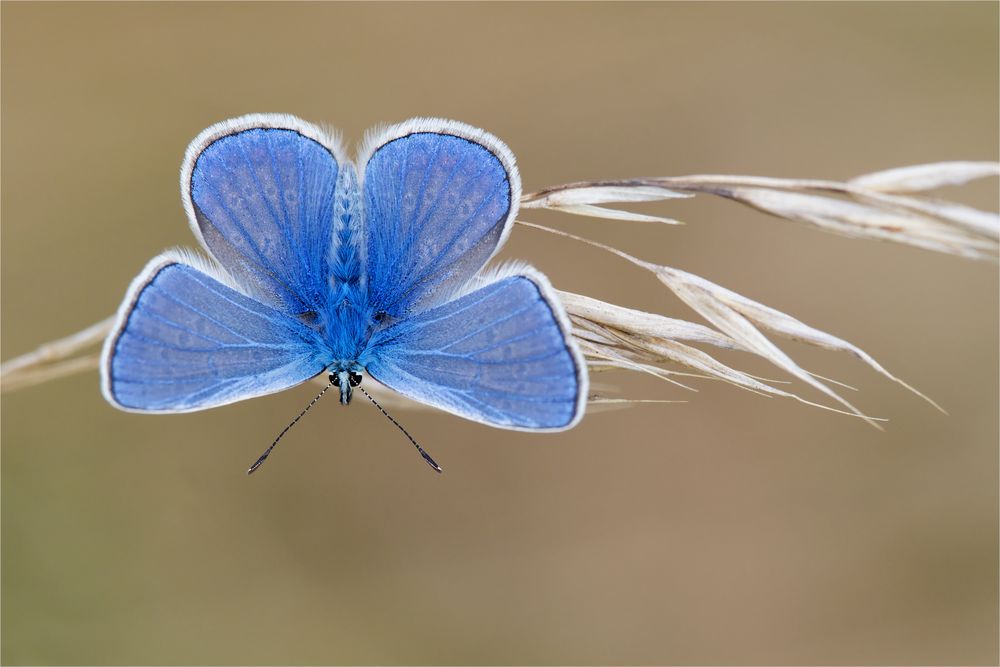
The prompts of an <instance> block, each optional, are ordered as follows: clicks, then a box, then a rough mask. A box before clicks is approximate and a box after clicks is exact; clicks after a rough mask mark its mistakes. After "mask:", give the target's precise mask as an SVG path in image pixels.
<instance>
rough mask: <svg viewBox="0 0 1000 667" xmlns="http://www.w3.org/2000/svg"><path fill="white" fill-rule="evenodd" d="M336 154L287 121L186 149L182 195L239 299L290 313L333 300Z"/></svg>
mask: <svg viewBox="0 0 1000 667" xmlns="http://www.w3.org/2000/svg"><path fill="white" fill-rule="evenodd" d="M338 154H339V149H338V148H337V145H336V142H335V140H334V139H332V138H331V137H329V136H327V135H325V134H324V133H323V132H322V131H321V130H320V129H319V128H317V127H315V126H313V125H310V124H309V123H306V122H305V121H301V120H299V119H297V118H295V117H293V116H284V115H253V116H244V117H242V118H236V119H234V120H230V121H225V122H223V123H220V124H218V125H214V126H212V127H210V128H208V129H207V130H205V131H204V132H202V133H201V135H199V136H198V138H197V139H195V140H194V141H193V142H192V143H191V146H190V147H189V148H188V151H187V154H186V155H185V159H184V166H183V168H182V170H181V193H182V197H183V199H184V205H185V209H186V210H187V212H188V217H189V218H190V219H191V225H192V228H193V229H194V232H195V235H196V236H198V237H199V239H201V241H202V243H203V245H204V246H205V247H206V248H207V249H208V251H209V252H210V253H211V254H212V255H213V256H214V257H215V259H217V260H218V262H219V263H220V264H221V265H222V266H223V268H225V269H226V271H228V272H229V274H230V275H231V276H232V277H233V278H234V280H236V282H237V283H239V285H240V286H241V287H243V289H244V291H246V292H247V293H249V294H252V295H253V296H254V297H256V298H258V299H260V300H261V301H263V302H265V303H268V304H270V305H273V306H275V307H276V308H279V309H281V310H283V311H285V312H287V313H293V314H305V313H309V312H316V311H319V310H321V309H322V306H323V304H324V303H325V299H326V298H327V295H328V293H329V290H330V283H329V276H330V275H331V269H330V265H331V246H332V237H333V202H334V194H335V189H336V184H337V175H338V173H339V162H338V157H337V155H338Z"/></svg>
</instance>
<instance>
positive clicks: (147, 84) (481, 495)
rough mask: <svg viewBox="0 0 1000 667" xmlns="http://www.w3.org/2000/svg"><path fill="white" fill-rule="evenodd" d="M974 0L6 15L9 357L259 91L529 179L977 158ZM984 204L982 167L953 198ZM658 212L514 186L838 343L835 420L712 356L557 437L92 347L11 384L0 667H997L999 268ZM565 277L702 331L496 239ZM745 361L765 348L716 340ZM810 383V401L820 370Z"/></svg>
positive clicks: (738, 213)
mask: <svg viewBox="0 0 1000 667" xmlns="http://www.w3.org/2000/svg"><path fill="white" fill-rule="evenodd" d="M997 23H998V7H997V5H996V3H973V4H962V3H938V4H935V3H920V4H902V3H887V4H863V3H849V4H814V3H808V4H780V3H779V4H629V5H624V4H606V5H600V4H596V5H595V4H537V5H525V4H516V5H496V4H467V5H466V4H458V5H456V4H405V5H402V4H399V5H397V4H374V5H355V4H265V3H261V4H238V3H232V4H229V3H226V4H193V3H181V4H157V3H150V4H129V3H125V4H56V3H52V4H50V3H44V4H42V3H40V4H31V3H4V4H3V6H2V112H3V113H2V123H3V126H2V131H3V148H2V150H3V153H2V158H3V164H2V167H3V199H2V217H3V228H2V270H3V274H2V277H3V285H2V290H3V291H2V315H3V342H2V356H3V358H5V359H6V358H10V357H11V356H13V355H17V354H20V353H23V352H26V351H28V350H30V349H33V348H34V347H35V346H36V345H37V344H40V343H42V342H44V341H46V340H51V339H54V338H58V337H61V336H63V335H66V334H69V333H71V332H73V331H76V330H77V329H80V328H82V327H84V326H86V325H89V324H91V323H92V322H95V321H97V320H98V319H101V318H103V317H105V316H106V315H108V314H110V313H111V312H113V311H114V309H115V308H116V307H117V305H118V302H119V300H120V299H121V297H122V295H123V293H124V290H125V287H126V286H127V285H128V283H129V281H130V280H131V279H132V277H133V276H134V275H135V274H136V273H137V272H138V271H139V269H140V268H141V267H142V266H143V265H144V264H145V262H146V261H147V260H148V259H149V258H150V257H151V256H153V255H154V254H156V253H158V252H160V251H161V250H162V249H164V248H165V247H168V246H174V245H188V246H190V245H192V244H193V243H194V239H193V238H192V237H191V235H190V233H189V231H188V227H187V223H186V221H185V218H184V214H183V212H182V210H181V206H180V200H179V197H178V190H177V172H178V168H179V165H180V159H181V156H182V154H183V151H184V148H185V147H186V145H187V143H188V142H189V141H190V140H191V139H192V138H193V137H194V136H195V135H196V134H197V133H198V132H199V131H200V130H202V129H203V128H204V127H206V126H208V125H209V124H211V123H214V122H216V121H218V120H221V119H224V118H227V117H231V116H234V115H239V114H243V113H247V112H251V111H283V112H289V113H293V114H296V115H299V116H302V117H303V118H306V119H309V120H313V121H322V122H329V123H332V124H335V125H336V126H337V127H339V128H341V129H343V131H344V132H345V134H346V136H347V137H349V138H353V139H359V138H360V137H361V135H362V133H363V131H364V130H365V129H366V128H367V127H369V126H372V125H375V124H377V123H382V122H392V121H398V120H402V119H405V118H408V117H411V116H415V115H440V116H447V117H452V118H457V119H461V120H463V121H466V122H468V123H472V124H475V125H478V126H481V127H484V128H487V129H489V130H490V131H492V132H494V133H495V134H497V135H498V136H500V137H501V138H503V139H504V140H505V141H506V142H507V143H508V144H509V145H510V146H511V148H512V149H513V150H514V152H515V154H516V155H517V156H518V159H519V162H520V165H521V169H522V174H523V178H524V182H525V188H526V191H530V190H532V189H538V188H541V187H543V186H546V185H553V184H558V183H565V182H570V181H574V180H580V179H595V178H596V179H601V178H624V177H630V176H645V175H680V174H686V173H738V174H756V175H772V176H792V177H823V178H827V177H828V178H846V177H850V176H852V175H856V174H860V173H865V172H868V171H873V170H878V169H883V168H889V167H893V166H901V165H905V164H912V163H918V162H929V161H938V160H948V159H996V158H997V144H998V130H997V116H998V109H997V106H998V105H997V99H998V90H997V88H998V84H997V81H998V66H997V60H998V58H997V56H998V53H997V44H998V38H997ZM947 194H948V195H949V196H952V197H957V198H959V199H961V200H963V201H965V202H966V203H969V204H972V205H976V206H979V207H984V208H989V209H994V208H995V206H996V200H997V188H996V183H995V182H986V183H981V184H976V185H973V186H971V187H967V188H965V189H964V190H963V191H962V192H949V193H947ZM642 210H649V211H655V212H659V213H662V214H664V215H669V216H674V217H679V218H681V219H683V220H686V221H687V222H688V223H689V224H688V225H687V226H685V227H683V228H667V227H663V226H658V225H643V224H633V223H615V222H610V221H590V220H586V219H582V218H575V217H568V216H558V215H553V214H549V215H542V214H534V213H533V214H530V215H528V214H525V215H524V216H522V217H523V218H525V219H529V220H533V221H538V222H545V223H548V224H552V225H554V226H558V227H561V228H563V229H567V230H572V231H575V232H578V233H582V234H584V235H586V236H589V237H592V238H595V239H599V240H602V241H606V242H610V243H612V244H614V245H616V246H618V247H620V248H623V249H625V250H627V251H629V252H632V253H634V254H637V255H639V256H641V257H643V258H646V259H649V260H653V261H656V262H660V263H665V264H668V265H672V266H675V267H678V268H682V269H685V270H688V271H692V272H694V273H697V274H700V275H703V276H705V277H707V278H709V279H711V280H714V281H716V282H719V283H721V284H723V285H725V286H728V287H730V288H733V289H736V290H737V291H740V292H742V293H744V294H746V295H748V296H750V297H752V298H756V299H759V300H761V301H763V302H765V303H767V304H769V305H772V306H775V307H777V308H780V309H782V310H784V311H786V312H789V313H791V314H793V315H795V316H797V317H799V318H801V319H802V320H804V321H805V322H807V323H810V324H812V325H814V326H817V327H819V328H822V329H825V330H827V331H830V332H832V333H834V334H836V335H839V336H842V337H845V338H847V339H848V340H851V341H852V342H855V343H857V344H859V345H861V346H862V347H864V348H865V349H866V350H868V351H869V352H871V353H872V354H873V355H874V356H875V357H876V358H878V359H879V360H880V361H881V362H883V363H884V364H885V365H886V367H887V368H889V369H890V370H891V371H893V372H895V373H897V374H899V375H900V376H901V377H903V378H905V379H906V380H908V381H910V382H911V383H913V384H914V385H916V386H917V387H919V388H920V389H922V390H924V391H925V392H927V393H928V394H930V395H931V396H933V397H934V398H935V399H937V400H938V401H940V402H941V403H942V404H943V405H944V406H946V407H947V409H948V410H949V411H950V413H951V414H950V416H944V415H941V414H939V413H937V412H935V411H934V410H933V409H932V408H931V407H929V406H928V405H926V404H925V403H923V402H921V401H920V400H919V399H918V398H916V397H914V396H912V395H910V394H908V393H907V392H906V391H905V390H903V389H901V388H900V387H898V386H895V385H893V384H891V383H889V382H887V381H885V380H884V379H882V378H881V377H879V376H877V375H875V374H873V373H872V372H871V371H869V370H868V369H867V368H865V367H863V366H862V365H861V364H859V363H858V362H856V361H855V360H853V359H851V358H847V357H844V356H840V355H835V354H832V353H825V352H818V351H814V350H810V349H806V348H802V347H798V346H795V345H791V346H790V347H789V349H790V351H791V352H792V354H793V356H795V357H796V358H797V359H798V360H799V361H800V362H801V363H803V364H804V365H805V366H806V367H808V368H809V369H811V370H814V371H816V372H819V373H822V374H824V375H832V376H834V377H836V378H837V379H839V380H842V381H845V382H849V383H851V384H853V385H856V386H857V387H858V388H859V390H860V392H859V393H858V394H857V395H852V400H856V402H857V403H858V404H859V405H860V406H861V407H863V408H864V409H865V410H867V411H868V412H870V413H872V414H876V415H879V416H883V417H888V418H890V419H891V421H890V422H889V424H888V426H887V429H888V430H887V432H886V433H879V432H876V431H875V430H873V429H871V428H870V427H868V426H865V425H864V424H863V423H861V422H860V421H859V420H857V419H852V418H849V417H842V416H838V415H835V414H832V413H828V412H824V411H820V410H817V409H812V408H809V407H806V406H803V405H801V404H798V403H794V402H792V401H788V400H780V399H770V400H768V399H764V398H761V397H759V396H755V395H752V394H749V393H746V392H741V391H739V390H736V389H733V388H731V387H728V386H724V385H721V384H719V383H711V382H700V383H698V384H697V387H698V388H699V390H700V391H699V392H698V393H688V392H684V391H682V390H679V389H676V388H673V387H671V386H669V385H666V384H662V383H658V382H656V381H655V380H649V379H644V378H635V377H630V376H628V375H627V374H619V375H614V376H605V377H603V378H602V382H604V383H608V384H610V385H612V386H614V387H617V388H618V389H620V390H621V392H622V393H623V394H624V395H628V396H638V397H646V398H664V399H677V400H687V401H688V402H687V403H680V404H664V405H650V406H643V407H638V408H633V409H627V410H618V411H611V412H603V413H597V412H595V413H594V414H591V415H589V416H588V417H587V419H585V420H584V422H583V423H582V424H581V425H580V426H579V427H577V428H576V429H574V430H572V431H569V432H566V433H561V434H557V435H545V436H538V435H531V434H524V433H512V432H505V431H500V430H492V429H489V428H487V427H484V426H480V425H476V424H473V423H469V422H465V421H462V420H459V419H457V418H453V417H451V416H448V415H444V414H441V413H436V412H432V411H405V412H402V413H400V414H398V415H397V416H398V417H399V418H400V419H401V420H402V421H403V422H404V423H405V425H406V426H407V428H408V429H409V430H410V431H411V432H413V433H414V434H416V435H417V437H418V438H419V439H420V440H421V441H422V442H423V443H424V444H425V445H426V447H427V448H428V449H429V450H430V451H431V452H432V453H433V455H434V456H435V457H436V458H437V460H438V461H439V462H441V463H442V464H443V466H444V467H445V470H446V472H445V474H444V475H442V476H438V475H435V474H433V473H432V472H430V471H429V470H428V469H427V467H426V466H425V465H424V464H423V463H422V462H421V461H420V460H419V459H418V458H417V457H416V456H415V454H414V452H413V451H412V449H411V447H410V445H409V444H407V443H406V441H405V440H403V439H402V438H401V437H400V436H399V434H398V433H397V432H396V431H395V430H394V428H393V427H392V425H391V424H389V423H388V422H387V421H386V420H384V419H383V418H382V416H381V415H379V414H378V413H377V412H376V411H375V410H373V409H371V408H370V407H366V406H365V405H364V404H362V403H356V404H354V405H352V406H351V407H350V408H349V409H347V410H345V409H342V408H341V407H340V406H338V405H337V404H336V402H334V401H329V402H327V403H325V404H322V405H320V406H319V407H318V409H317V410H315V411H314V412H312V413H311V414H310V415H309V417H308V419H305V420H303V422H302V423H301V424H300V425H299V426H298V427H297V428H296V429H295V430H294V431H293V432H292V433H291V434H290V437H289V438H288V440H287V441H286V442H285V443H284V444H283V446H282V450H281V451H279V452H277V455H276V457H275V458H273V459H272V460H271V461H270V462H269V463H268V465H267V466H266V467H265V468H264V469H263V470H262V471H261V473H260V474H258V475H255V476H254V477H253V478H247V476H246V475H245V474H244V471H245V469H246V466H247V464H249V463H250V462H251V461H253V460H254V458H255V457H256V456H257V455H258V454H259V453H260V451H261V450H262V449H263V447H264V446H266V445H267V443H269V442H270V440H271V439H272V437H273V436H274V434H275V433H276V432H277V431H278V430H280V429H281V428H282V427H283V426H284V425H285V423H286V422H287V421H288V420H289V419H290V418H291V417H292V416H294V415H295V414H296V413H297V412H298V411H299V410H300V409H301V408H302V407H303V406H304V404H305V403H306V402H307V401H308V400H309V398H311V396H312V395H313V392H314V387H313V386H305V387H300V388H297V389H294V390H291V391H288V392H285V393H282V394H279V395H275V396H271V397H267V398H263V399H258V400H254V401H250V402H246V403H242V404H238V405H233V406H229V407H225V408H221V409H218V410H212V411H209V412H204V413H200V414H189V415H178V416H166V417H157V416H138V415H130V414H125V413H121V412H117V411H115V410H113V409H112V408H110V407H109V406H108V405H106V404H105V403H104V401H103V399H102V398H101V396H100V393H99V391H98V380H97V375H96V373H88V374H83V375H79V376H74V377H71V378H67V379H63V380H60V381H58V382H53V383H50V384H47V385H42V386H37V387H34V388H31V389H26V390H23V391H19V392H16V393H9V394H5V395H4V397H3V404H2V408H3V414H2V417H3V449H2V454H3V459H2V476H3V478H2V515H3V516H2V518H3V534H2V537H3V541H2V544H3V554H2V555H3V569H2V572H3V582H2V583H3V608H2V611H3V615H2V638H3V649H2V661H3V662H4V663H5V664H32V663H46V664H67V663H72V664H91V663H107V664H118V663H135V664H182V663H200V664H216V663H218V664H237V663H243V664H260V663H276V664H283V663H289V664H297V663H301V664H306V663H379V664H396V663H413V664H420V663H445V664H447V663H472V664H477V663H486V664H502V663H511V664H514V663H536V664H563V663H580V664H600V663H626V664H627V663H635V664H650V663H652V664H671V663H689V664H704V663H713V664H753V663H767V664H783V663H804V664H820V663H842V664H937V663H942V664H950V663H958V664H996V662H997V660H998V655H997V626H998V616H997V590H998V578H997V567H998V561H997V503H998V496H997V463H998V461H997V439H998V434H997V411H998V408H997V404H998V397H997V364H998V360H997V347H998V346H997V341H998V331H997V328H998V327H997V318H998V314H997V303H998V288H997V268H996V266H995V265H990V264H988V263H974V262H968V261H963V260H959V259H956V258H952V257H945V256H938V255H934V254H931V253H927V252H922V251H918V250H914V249H909V248H905V247H897V246H890V245H883V244H877V243H872V242H864V241H853V240H847V239H843V238H840V237H836V236H831V235H827V234H823V233H821V232H818V231H814V230H812V229H806V228H804V227H800V226H798V225H795V224H792V223H788V222H784V221H780V220H776V219H773V218H768V217H766V216H764V215H763V214H759V213H757V212H754V211H751V210H747V209H743V208H741V207H739V206H737V205H735V204H732V203H728V202H722V201H712V200H708V199H698V200H695V201H684V202H672V203H663V204H656V205H649V206H645V207H644V208H643V209H642ZM504 256H506V257H519V258H524V259H527V260H529V261H531V262H533V263H534V264H536V265H537V266H538V267H539V268H540V269H542V270H543V271H545V272H546V273H548V275H549V276H550V277H551V278H552V280H553V282H554V283H555V284H556V285H557V286H558V287H560V288H563V289H569V290H574V291H577V292H581V293H584V294H589V295H591V296H596V297H599V298H604V299H607V300H611V301H615V302H618V303H622V304H625V305H629V306H633V307H639V308H644V309H647V310H652V311H655V312H660V313H664V314H668V315H672V316H677V317H684V318H688V319H695V318H696V316H695V315H694V314H693V313H691V312H690V311H688V310H687V309H686V308H685V307H684V306H683V304H681V303H679V302H678V301H677V300H676V299H674V298H673V297H672V296H671V295H670V294H669V292H667V291H666V290H665V289H664V288H662V287H661V286H660V285H659V283H657V282H656V281H655V280H654V279H653V278H652V277H651V276H649V275H646V274H643V273H641V272H639V271H638V270H637V269H633V268H632V267H630V266H628V265H625V264H622V263H620V262H619V261H618V260H616V259H614V258H613V257H610V256H608V255H605V254H602V253H601V252H600V251H598V250H595V249H591V248H588V247H585V246H580V245H577V244H573V243H572V242H570V241H566V240H564V239H559V238H555V237H551V236H548V235H544V234H542V233H540V232H537V231H533V230H529V229H519V230H515V233H514V234H513V236H512V238H511V241H510V243H509V245H508V246H507V250H506V251H505V253H504ZM725 358H726V359H727V360H728V361H730V362H732V363H735V364H738V365H739V366H740V367H741V368H745V369H749V370H751V371H755V372H758V373H761V374H765V375H768V376H770V377H775V376H776V375H778V372H777V371H775V370H773V369H771V368H769V367H767V366H766V365H762V364H759V363H755V362H754V361H753V360H752V359H748V358H745V357H740V356H726V357H725ZM805 393H806V395H807V396H808V397H810V398H817V397H816V396H815V395H813V394H810V393H809V392H805Z"/></svg>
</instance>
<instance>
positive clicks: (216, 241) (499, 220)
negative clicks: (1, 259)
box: [101, 114, 588, 470]
mask: <svg viewBox="0 0 1000 667" xmlns="http://www.w3.org/2000/svg"><path fill="white" fill-rule="evenodd" d="M520 195H521V184H520V176H519V173H518V169H517V166H516V164H515V161H514V156H513V154H512V153H511V151H510V149H508V148H507V146H506V145H504V144H503V142H501V141H500V140H499V139H497V138H496V137H494V136H493V135H491V134H489V133H487V132H485V131H483V130H480V129H477V128H475V127H472V126H470V125H466V124H464V123H460V122H457V121H451V120H442V119H437V118H415V119H412V120H409V121H406V122H403V123H400V124H397V125H393V126H391V127H388V128H385V129H382V130H377V131H370V132H369V133H368V135H367V136H366V140H365V142H364V143H363V145H362V147H361V149H360V150H359V152H358V156H357V161H356V162H353V163H352V162H351V160H349V159H348V158H347V157H346V155H345V151H344V149H343V147H342V145H341V143H340V141H339V139H338V137H337V135H336V134H335V133H333V132H329V131H326V130H324V129H322V128H320V127H319V126H316V125H313V124H310V123H308V122H305V121H303V120H300V119H298V118H296V117H294V116H289V115H283V114H253V115H248V116H243V117H240V118H235V119H232V120H227V121H224V122H221V123H218V124H216V125H213V126H211V127H209V128H208V129H206V130H205V131H204V132H202V133H201V134H200V135H199V136H198V137H197V138H196V139H195V140H194V141H193V142H192V143H191V145H190V146H189V147H188V149H187V152H186V154H185V156H184V161H183V165H182V168H181V197H182V199H183V204H184V210H185V211H186V213H187V217H188V220H189V222H190V225H191V229H192V231H193V232H194V234H195V237H197V239H198V241H199V243H200V244H201V246H202V249H203V250H204V251H205V253H207V255H208V257H205V256H203V255H201V254H197V253H194V252H191V251H188V250H183V249H175V250H168V251H167V252H164V253H163V254H161V255H159V256H158V257H155V258H154V259H153V260H152V261H150V262H149V263H148V264H147V265H146V267H145V268H144V269H143V270H142V272H141V273H140V274H139V275H138V276H137V277H136V278H135V280H133V281H132V284H131V286H130V287H129V288H128V291H127V293H126V296H125V299H124V301H123V302H122V304H121V307H120V308H119V310H118V315H117V321H116V322H115V325H114V327H113V329H112V331H111V333H110V335H109V336H108V338H107V340H106V341H105V345H104V349H103V353H102V359H101V385H102V391H103V394H104V397H105V398H106V399H107V401H108V402H109V403H111V405H113V406H115V407H117V408H120V409H122V410H127V411H130V412H143V413H176V412H190V411H194V410H202V409H206V408H212V407H216V406H220V405H226V404H228V403H233V402H236V401H242V400H245V399H249V398H253V397H256V396H262V395H265V394H271V393H274V392H277V391H281V390H284V389H288V388H290V387H293V386H295V385H298V384H300V383H302V382H305V381H307V380H309V379H311V378H313V377H315V376H318V375H320V374H325V375H326V376H327V377H328V378H329V385H327V388H330V387H331V386H334V387H337V388H338V389H339V391H340V402H341V403H343V404H345V405H346V404H348V403H350V401H351V397H352V395H353V391H354V389H355V388H357V387H359V385H360V384H361V381H362V379H363V377H364V376H365V375H368V376H370V377H371V378H372V379H373V380H375V381H377V382H378V383H381V384H382V385H385V386H386V387H389V388H391V389H393V390H395V391H396V392H399V393H400V394H402V395H404V396H407V397H409V398H411V399H414V400H416V401H420V402H423V403H426V404H429V405H432V406H434V407H437V408H440V409H442V410H445V411H447V412H450V413H452V414H455V415H458V416H460V417H464V418H466V419H470V420H473V421H477V422H481V423H484V424H488V425H490V426H496V427H500V428H507V429H519V430H526V431H559V430H563V429H567V428H570V427H572V426H574V425H576V424H577V422H579V421H580V419H581V418H582V416H583V413H584V407H585V402H586V395H587V382H588V380H587V371H586V365H585V363H584V359H583V356H582V354H581V353H580V350H579V348H578V347H577V345H576V343H575V342H574V341H573V339H572V337H571V333H570V332H571V329H570V323H569V319H568V317H567V315H566V312H565V310H564V308H563V306H562V305H561V303H560V302H559V299H558V298H557V296H556V294H555V292H554V290H553V288H552V286H551V285H550V284H549V281H548V280H547V279H546V278H545V276H544V275H542V274H541V273H539V272H538V271H536V270H534V269H533V268H531V267H529V266H527V265H526V264H523V263H518V262H515V263H508V264H503V265H499V266H494V267H487V262H489V260H490V259H491V258H492V257H493V256H494V255H495V254H496V253H497V251H499V250H500V248H501V247H502V246H503V244H504V242H505V241H506V239H507V237H508V235H509V234H510V231H511V228H512V226H513V224H514V219H515V216H516V214H517V208H518V202H519V199H520ZM324 391H325V390H324ZM365 393H366V395H368V394H367V392H365ZM317 398H318V397H317ZM369 398H370V395H369ZM372 400H373V401H374V399H372ZM314 402H315V400H314ZM311 405H312V404H310V407H311ZM376 405H378V404H377V403H376ZM307 409H308V408H307ZM304 413H305V411H303V414H304ZM300 416H301V415H300ZM387 416H388V415H387ZM390 419H391V417H390ZM393 421H395V420H393ZM293 423H294V422H293ZM397 426H398V423H397ZM400 428H402V427H400ZM286 430H287V429H286ZM283 433H284V432H283ZM283 433H282V434H283ZM404 433H405V430H404ZM407 436H409V434H407ZM279 438H280V436H279ZM411 442H413V444H414V445H416V441H413V440H412V438H411ZM272 447H273V445H272ZM417 448H418V449H421V448H420V447H419V445H417ZM269 451H270V450H268V452H269ZM421 453H422V454H424V452H423V450H422V449H421ZM265 456H266V453H265ZM424 456H425V458H427V459H429V457H427V456H426V454H424ZM263 458H264V457H262V458H261V460H259V461H258V464H257V465H259V463H260V462H261V461H262V460H263ZM430 462H431V463H433V461H432V460H431V461H430ZM434 466H435V467H437V466H436V464H434ZM438 469H439V468H438ZM251 470H253V468H252V469H251ZM439 470H440V469H439Z"/></svg>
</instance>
